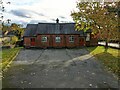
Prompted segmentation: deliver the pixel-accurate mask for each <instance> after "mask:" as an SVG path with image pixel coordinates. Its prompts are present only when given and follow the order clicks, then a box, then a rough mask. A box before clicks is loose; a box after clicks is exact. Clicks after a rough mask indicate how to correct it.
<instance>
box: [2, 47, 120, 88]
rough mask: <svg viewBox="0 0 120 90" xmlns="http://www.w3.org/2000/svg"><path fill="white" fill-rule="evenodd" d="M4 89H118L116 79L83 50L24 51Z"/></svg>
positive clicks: (4, 80)
mask: <svg viewBox="0 0 120 90" xmlns="http://www.w3.org/2000/svg"><path fill="white" fill-rule="evenodd" d="M2 83H3V88H118V81H117V79H116V78H115V76H114V75H113V74H112V73H110V72H108V71H106V70H105V69H104V67H103V66H102V64H101V63H100V62H99V61H98V60H96V59H95V58H94V57H93V56H92V55H90V54H89V52H88V51H87V50H86V49H85V48H83V49H22V50H21V51H20V53H19V55H18V56H17V58H16V60H15V61H14V62H13V63H12V65H11V67H10V68H9V70H8V71H7V72H4V77H3V81H2Z"/></svg>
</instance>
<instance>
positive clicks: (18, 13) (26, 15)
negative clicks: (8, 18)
mask: <svg viewBox="0 0 120 90" xmlns="http://www.w3.org/2000/svg"><path fill="white" fill-rule="evenodd" d="M10 12H11V13H12V14H13V15H15V16H19V17H24V18H31V15H30V14H29V13H27V12H26V11H23V10H11V11H10Z"/></svg>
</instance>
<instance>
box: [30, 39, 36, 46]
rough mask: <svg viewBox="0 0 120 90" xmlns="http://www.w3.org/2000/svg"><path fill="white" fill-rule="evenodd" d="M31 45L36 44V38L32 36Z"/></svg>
mask: <svg viewBox="0 0 120 90" xmlns="http://www.w3.org/2000/svg"><path fill="white" fill-rule="evenodd" d="M31 46H35V38H31Z"/></svg>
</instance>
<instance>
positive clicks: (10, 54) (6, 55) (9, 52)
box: [0, 47, 21, 69]
mask: <svg viewBox="0 0 120 90" xmlns="http://www.w3.org/2000/svg"><path fill="white" fill-rule="evenodd" d="M20 49H21V48H20V47H18V48H10V49H3V50H2V62H1V63H0V65H1V67H2V69H4V68H5V67H6V65H7V64H8V63H9V62H11V61H12V60H13V58H14V57H15V56H16V54H17V53H18V52H19V51H20Z"/></svg>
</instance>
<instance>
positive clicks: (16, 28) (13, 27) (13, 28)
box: [2, 23, 25, 39]
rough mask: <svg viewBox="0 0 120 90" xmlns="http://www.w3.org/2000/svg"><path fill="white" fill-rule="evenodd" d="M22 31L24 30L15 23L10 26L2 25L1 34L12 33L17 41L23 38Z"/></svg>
mask: <svg viewBox="0 0 120 90" xmlns="http://www.w3.org/2000/svg"><path fill="white" fill-rule="evenodd" d="M24 30H25V29H24V28H23V27H21V25H19V24H16V23H12V24H11V25H10V26H8V25H3V28H2V32H3V33H5V32H7V31H8V32H11V31H14V35H15V36H17V37H18V39H20V38H21V37H22V36H23V33H24Z"/></svg>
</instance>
